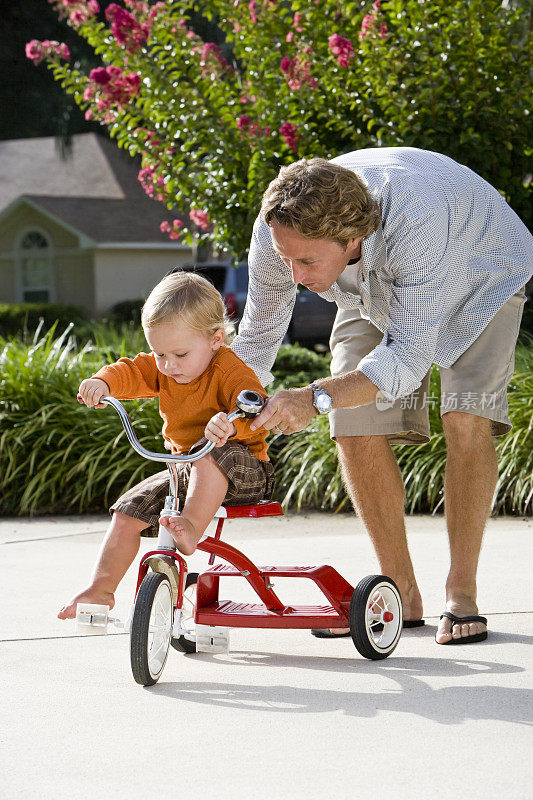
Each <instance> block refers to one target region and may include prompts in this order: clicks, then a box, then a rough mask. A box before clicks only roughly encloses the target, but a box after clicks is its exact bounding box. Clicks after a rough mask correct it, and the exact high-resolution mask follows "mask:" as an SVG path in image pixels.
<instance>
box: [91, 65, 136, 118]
mask: <svg viewBox="0 0 533 800" xmlns="http://www.w3.org/2000/svg"><path fill="white" fill-rule="evenodd" d="M89 80H90V81H91V82H92V87H91V85H89V87H88V89H86V95H87V98H88V99H93V100H94V101H95V102H96V108H97V110H98V111H101V112H104V111H116V110H117V109H121V108H122V106H124V105H126V104H127V103H128V102H129V101H130V99H131V98H132V97H133V96H134V95H137V94H138V93H139V89H140V85H141V76H140V75H138V74H137V73H136V72H128V73H127V74H124V72H122V70H121V69H120V67H114V66H109V67H97V68H96V69H93V70H91V72H90V73H89ZM91 88H92V90H93V94H92V96H91V97H89V90H90V89H91Z"/></svg>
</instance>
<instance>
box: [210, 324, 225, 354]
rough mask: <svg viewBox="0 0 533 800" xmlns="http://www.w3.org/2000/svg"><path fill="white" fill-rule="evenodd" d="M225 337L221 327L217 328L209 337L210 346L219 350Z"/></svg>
mask: <svg viewBox="0 0 533 800" xmlns="http://www.w3.org/2000/svg"><path fill="white" fill-rule="evenodd" d="M225 338H226V334H225V333H224V330H223V329H222V328H219V329H218V331H216V332H215V334H214V336H213V338H212V339H211V347H212V348H213V350H219V349H220V348H221V347H222V345H223V344H224V340H225Z"/></svg>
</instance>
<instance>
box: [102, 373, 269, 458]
mask: <svg viewBox="0 0 533 800" xmlns="http://www.w3.org/2000/svg"><path fill="white" fill-rule="evenodd" d="M100 402H101V403H108V404H109V405H110V406H113V408H114V409H115V411H116V412H117V414H118V415H119V417H120V421H121V422H122V425H123V426H124V430H125V431H126V436H127V437H128V441H129V443H130V444H131V446H132V447H133V449H134V450H136V451H137V453H139V455H141V456H143V458H147V459H148V460H149V461H165V462H166V463H167V464H168V463H176V462H177V463H184V462H190V463H192V462H193V461H198V460H199V459H200V458H203V456H205V455H207V453H210V452H211V450H212V449H213V447H214V446H215V443H214V442H207V443H206V444H205V445H204V446H203V447H202V448H201V450H198V452H197V453H193V454H192V455H183V456H173V455H171V454H170V453H152V452H151V451H150V450H146V449H145V448H144V447H143V446H142V444H141V443H140V442H139V440H138V439H137V437H136V435H135V432H134V430H133V426H132V424H131V422H130V418H129V417H128V415H127V413H126V410H125V408H124V406H123V405H122V403H121V402H120V401H119V400H117V399H116V398H115V397H111V396H110V395H105V396H104V397H102V398H101V400H100ZM264 402H265V400H264V398H263V397H262V396H261V395H260V394H259V393H258V392H254V391H252V390H251V389H246V390H245V391H243V392H241V393H240V395H239V396H238V397H237V410H236V411H232V412H231V414H228V420H229V421H230V422H233V421H234V420H236V419H241V418H242V417H246V418H248V419H252V418H253V417H256V416H257V415H258V414H259V413H260V411H261V409H262V408H263V405H264Z"/></svg>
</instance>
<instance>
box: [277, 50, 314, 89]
mask: <svg viewBox="0 0 533 800" xmlns="http://www.w3.org/2000/svg"><path fill="white" fill-rule="evenodd" d="M304 52H307V51H304ZM309 52H312V51H311V50H309ZM312 66H313V65H312V63H311V61H303V60H302V59H301V58H300V56H296V58H295V59H293V60H292V61H291V59H290V58H289V57H288V56H285V57H284V58H282V59H281V63H280V69H281V71H282V72H284V73H285V80H286V81H287V83H288V85H289V88H290V89H291V90H292V91H296V90H297V89H300V88H301V86H302V85H303V84H308V85H309V86H310V87H311V89H316V88H317V86H318V81H317V80H316V78H312V77H311V68H312Z"/></svg>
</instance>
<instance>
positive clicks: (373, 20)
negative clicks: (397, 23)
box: [359, 0, 389, 39]
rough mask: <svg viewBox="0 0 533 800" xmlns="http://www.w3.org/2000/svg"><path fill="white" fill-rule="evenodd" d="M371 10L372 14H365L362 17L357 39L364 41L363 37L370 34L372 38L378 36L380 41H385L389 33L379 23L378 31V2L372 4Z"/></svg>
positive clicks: (384, 26) (385, 27)
mask: <svg viewBox="0 0 533 800" xmlns="http://www.w3.org/2000/svg"><path fill="white" fill-rule="evenodd" d="M372 8H373V13H371V14H365V16H364V17H363V22H362V23H361V30H360V32H359V38H360V39H364V38H365V36H368V35H369V34H370V35H372V36H379V37H380V39H386V38H387V36H388V35H389V31H388V28H387V26H386V25H385V23H384V22H381V23H380V24H379V29H378V15H379V14H380V10H381V3H380V0H375V2H374V3H373V4H372Z"/></svg>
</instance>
